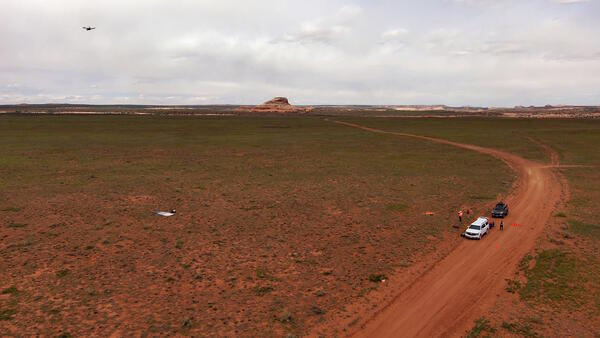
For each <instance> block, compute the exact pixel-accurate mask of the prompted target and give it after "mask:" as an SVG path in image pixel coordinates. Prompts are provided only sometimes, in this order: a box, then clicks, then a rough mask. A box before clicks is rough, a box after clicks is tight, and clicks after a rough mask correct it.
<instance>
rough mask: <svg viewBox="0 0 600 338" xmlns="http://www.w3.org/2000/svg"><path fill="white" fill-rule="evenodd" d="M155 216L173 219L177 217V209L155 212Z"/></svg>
mask: <svg viewBox="0 0 600 338" xmlns="http://www.w3.org/2000/svg"><path fill="white" fill-rule="evenodd" d="M154 213H155V214H157V215H159V216H163V217H171V216H173V215H175V209H173V210H171V211H170V212H169V211H155V212H154Z"/></svg>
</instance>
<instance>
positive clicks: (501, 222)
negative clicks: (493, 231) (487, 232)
mask: <svg viewBox="0 0 600 338" xmlns="http://www.w3.org/2000/svg"><path fill="white" fill-rule="evenodd" d="M502 229H504V220H502V221H500V230H502Z"/></svg>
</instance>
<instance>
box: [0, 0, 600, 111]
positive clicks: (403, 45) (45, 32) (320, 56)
mask: <svg viewBox="0 0 600 338" xmlns="http://www.w3.org/2000/svg"><path fill="white" fill-rule="evenodd" d="M87 25H91V26H95V27H97V29H96V30H92V31H89V32H88V31H84V30H83V29H82V28H81V27H82V26H87ZM274 96H287V97H289V98H290V100H291V101H292V103H295V104H448V105H482V106H513V105H530V104H535V105H543V104H600V0H588V1H585V0H515V1H511V0H437V1H435V0H428V1H400V0H395V1H393V0H369V1H367V0H357V1H338V0H298V1H296V0H255V1H248V0H237V1H234V0H196V1H192V0H169V1H167V0H164V1H156V0H144V1H130V0H117V1H113V0H102V1H91V0H85V1H82V0H76V1H75V0H74V1H66V0H63V1H58V0H54V1H47V0H39V1H31V0H0V103H4V104H11V103H22V102H27V103H46V102H66V103H98V104H99V103H126V104H129V103H131V104H133V103H139V104H221V103H231V104H254V103H260V102H262V101H265V100H267V99H270V98H272V97H274Z"/></svg>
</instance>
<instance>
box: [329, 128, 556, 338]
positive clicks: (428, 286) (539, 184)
mask: <svg viewBox="0 0 600 338" xmlns="http://www.w3.org/2000/svg"><path fill="white" fill-rule="evenodd" d="M334 122H335V123H338V124H342V125H345V126H349V127H354V128H359V129H362V130H365V131H369V132H375V133H382V134H391V135H399V136H406V137H415V138H420V139H423V140H427V141H431V142H436V143H441V144H447V145H451V146H456V147H460V148H464V149H469V150H473V151H477V152H480V153H484V154H488V155H491V156H494V157H496V158H499V159H501V160H502V161H504V162H505V163H507V164H508V165H509V166H510V167H511V168H512V169H513V170H515V171H516V172H517V173H518V175H519V178H518V181H517V185H516V188H515V189H514V191H513V192H512V194H511V195H510V196H509V197H508V198H507V201H506V202H507V203H508V204H509V205H510V215H509V216H508V217H507V218H506V219H505V220H504V224H505V226H504V231H500V230H499V227H498V226H496V227H495V228H494V229H493V230H492V231H491V233H490V235H489V236H485V237H484V239H482V240H481V241H469V240H464V241H463V242H461V244H460V245H459V246H458V247H457V248H456V249H455V250H453V251H452V252H451V253H450V254H449V255H448V256H446V257H445V258H444V259H442V260H441V261H439V262H438V263H437V264H436V265H435V266H434V267H433V268H432V269H431V270H429V271H428V272H426V273H425V274H423V275H421V276H419V277H418V278H417V279H416V280H415V281H414V283H412V284H411V285H410V286H409V287H407V288H406V289H404V291H403V292H401V293H400V294H399V295H397V296H396V297H395V298H394V299H393V300H392V302H391V303H389V304H388V305H387V306H385V307H384V308H383V309H381V310H379V311H378V312H377V313H375V314H374V315H373V316H372V317H371V318H370V319H369V320H368V321H367V322H366V323H365V324H364V325H362V326H361V327H360V328H359V331H357V332H353V333H351V334H353V335H354V336H356V337H436V336H444V337H448V336H451V337H452V336H464V335H465V332H466V331H467V330H469V329H470V328H472V327H473V325H474V321H475V320H476V319H478V318H481V317H482V316H484V315H486V310H487V309H489V308H490V307H491V306H493V305H494V303H495V301H496V297H497V295H498V294H500V293H501V292H504V289H505V287H506V281H505V280H506V279H507V278H511V277H512V276H513V274H514V271H515V270H516V268H517V266H518V264H519V262H520V260H521V259H522V257H523V256H524V255H525V254H527V252H528V251H530V250H531V248H532V247H533V245H534V243H535V240H536V239H537V238H538V237H539V236H540V234H541V232H542V231H543V229H544V227H545V225H546V223H547V222H548V220H549V219H550V217H551V214H552V211H553V209H554V208H555V206H556V204H557V203H558V202H559V201H560V199H561V195H562V194H563V192H566V191H567V189H568V187H567V186H566V181H565V180H561V178H560V177H559V176H558V175H557V174H555V173H554V172H553V171H552V169H551V168H549V167H548V166H547V165H544V164H541V163H537V162H533V161H529V160H526V159H524V158H522V157H519V156H516V155H513V154H509V153H506V152H503V151H499V150H495V149H489V148H484V147H479V146H474V145H469V144H462V143H457V142H452V141H447V140H442V139H437V138H432V137H426V136H418V135H411V134H405V133H397V132H389V131H383V130H379V129H374V128H369V127H365V126H361V125H357V124H352V123H347V122H341V121H334ZM547 150H548V149H547ZM551 159H552V164H553V165H554V166H557V165H559V163H558V156H551ZM496 223H499V222H496Z"/></svg>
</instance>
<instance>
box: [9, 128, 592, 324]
mask: <svg viewBox="0 0 600 338" xmlns="http://www.w3.org/2000/svg"><path fill="white" fill-rule="evenodd" d="M340 119H343V120H347V121H351V122H354V123H359V124H362V125H368V126H372V127H377V128H380V129H385V130H392V131H402V132H407V133H413V134H421V135H430V136H436V137H440V138H446V139H450V140H456V141H461V142H467V143H473V144H479V145H484V146H488V147H495V148H499V149H503V150H507V151H510V152H514V153H517V154H520V155H522V156H524V157H526V158H529V159H533V160H537V161H541V162H549V159H548V156H547V154H546V152H545V151H544V149H543V148H541V147H540V145H539V144H538V143H537V142H543V143H546V144H549V145H550V146H551V147H552V148H554V149H556V150H557V151H558V152H559V154H560V157H561V161H562V162H563V163H564V164H581V165H591V166H597V165H599V164H600V149H599V147H600V121H592V120H585V121H584V120H511V119H491V118H461V119H396V118H392V119H379V118H340ZM561 170H562V172H563V173H564V175H565V177H566V178H567V179H568V181H569V184H570V186H571V200H570V202H569V203H568V205H566V206H565V208H564V210H559V211H557V216H556V217H555V219H556V222H557V223H558V224H559V230H558V232H553V233H550V234H549V235H548V236H547V237H548V238H547V239H545V240H544V241H541V242H540V244H539V247H538V248H537V249H536V251H534V252H532V255H531V259H532V261H536V262H540V264H539V265H537V264H536V265H535V266H533V267H523V270H522V272H521V274H522V276H526V277H527V278H526V279H523V281H522V283H520V284H518V285H517V284H514V285H511V291H512V292H514V293H512V294H514V295H517V296H518V297H519V299H520V302H521V303H522V304H523V306H524V308H522V309H521V308H520V311H521V312H522V314H521V315H520V316H515V317H514V318H511V319H510V320H508V319H507V320H506V322H502V323H501V322H498V321H497V320H491V321H488V320H486V319H485V318H484V319H481V320H480V321H479V322H478V323H477V326H476V330H475V332H476V333H478V334H479V333H486V332H488V333H489V332H494V333H512V334H519V332H520V333H521V334H525V333H527V334H529V333H532V332H533V333H536V332H541V333H542V334H543V333H546V334H550V333H551V332H552V331H544V330H547V328H549V327H550V328H552V327H554V328H555V329H556V330H555V331H554V332H558V333H561V332H566V331H564V330H567V329H568V328H569V327H575V326H581V325H580V323H581V321H583V320H585V319H586V318H587V319H588V320H589V318H596V317H594V316H597V313H598V311H600V302H599V301H598V299H600V297H598V296H597V295H598V284H597V283H594V281H595V280H597V279H598V276H599V275H598V272H599V271H600V267H599V265H598V257H599V256H600V255H598V252H599V251H598V250H599V247H600V245H599V241H600V238H599V237H598V221H597V219H598V218H599V216H600V213H599V212H598V208H597V204H598V201H600V186H599V184H600V183H598V182H600V176H599V170H598V168H597V167H581V168H565V169H561ZM513 180H514V176H513V173H511V172H510V171H509V170H508V168H507V167H506V166H505V165H504V164H503V163H502V162H500V161H498V160H495V159H493V158H490V157H487V156H484V155H481V154H477V153H472V152H469V151H466V150H461V149H456V148H453V147H449V146H444V145H439V144H432V143H428V142H423V141H421V140H415V139H411V138H405V137H398V136H393V135H381V134H374V133H368V132H364V131H361V130H357V129H353V128H348V127H345V126H341V125H336V124H333V123H331V122H326V121H323V120H322V119H320V118H316V117H302V118H290V117H281V118H276V117H260V118H250V117H219V118H207V117H203V118H199V117H168V116H163V117H158V116H0V186H1V187H2V189H1V190H0V220H1V221H0V222H1V223H0V226H1V227H0V237H1V238H2V242H1V243H0V255H1V257H2V259H1V260H0V271H3V272H6V273H2V274H0V288H1V289H2V290H4V291H3V292H2V296H1V297H0V328H9V330H14V331H8V332H19V333H22V334H33V333H39V332H41V333H42V334H46V335H59V334H62V333H70V334H72V335H86V334H98V335H108V334H110V333H113V332H114V331H115V330H124V332H137V333H140V334H156V333H160V332H162V333H164V332H169V333H171V334H177V333H182V334H198V333H202V334H209V335H238V334H240V333H241V332H245V333H247V334H249V335H255V336H256V335H260V336H281V335H287V334H297V335H301V334H303V333H306V332H308V330H309V329H310V328H311V327H313V326H314V325H316V324H318V323H320V322H321V321H322V320H323V318H324V315H325V314H328V313H337V312H338V311H340V310H341V309H343V307H344V306H345V305H346V304H348V303H351V302H352V301H354V300H355V299H357V298H360V297H368V296H369V291H370V290H372V289H373V288H377V285H378V281H379V280H380V279H382V278H383V277H382V276H386V275H389V274H390V273H392V272H393V271H394V270H395V269H400V270H401V269H404V268H408V267H410V266H411V265H412V264H414V263H415V262H418V261H419V260H420V259H421V258H422V257H423V256H425V255H427V254H428V253H431V252H433V251H434V250H436V247H437V246H438V245H439V244H440V243H441V241H442V239H443V238H444V234H451V233H452V231H453V230H452V229H451V227H450V226H451V225H452V224H453V223H454V222H455V221H456V220H455V218H456V210H457V209H458V208H460V207H471V208H473V209H474V210H475V211H476V213H484V212H487V211H488V208H489V207H490V206H491V205H492V204H493V203H494V201H495V200H496V199H497V198H501V196H502V195H503V194H505V193H506V192H507V190H508V189H509V188H510V185H511V183H512V181H513ZM171 208H176V209H177V215H176V216H175V217H172V218H169V219H162V218H157V217H156V216H154V215H153V214H152V211H153V210H156V209H163V210H166V209H171ZM425 211H433V212H435V215H434V216H425V215H424V214H423V213H424V212H425ZM452 238H454V237H452ZM550 239H552V241H550ZM458 240H459V238H458V237H456V241H458ZM573 262H575V263H573ZM574 264H576V265H577V266H578V267H580V266H585V267H586V268H585V269H581V268H574V269H573V268H570V267H572V265H574ZM549 276H550V277H549ZM579 281H585V283H586V289H587V290H589V292H583V293H582V292H578V290H579V289H575V290H573V292H569V293H565V292H562V291H564V288H566V287H569V286H572V285H573V283H577V282H579ZM561 290H562V291H561ZM546 303H550V304H551V305H550V307H551V309H553V310H543V311H542V310H540V309H542V308H543V307H541V306H540V304H546ZM574 304H575V305H576V306H578V307H581V308H583V309H585V310H586V311H585V313H584V314H581V315H580V316H579V317H575V319H573V320H572V321H570V322H566V324H564V325H566V326H564V325H563V324H561V325H563V326H560V325H554V326H553V325H552V323H557V322H561V318H562V317H561V316H563V315H564V313H565V312H567V313H568V312H570V311H571V312H572V309H573V307H574ZM557 309H558V310H557ZM578 313H579V312H578ZM586 316H587V317H586ZM532 318H533V319H532ZM540 318H541V319H540ZM569 323H570V324H569ZM569 325H571V326H569ZM565 327H566V328H565ZM590 330H593V327H592V329H590ZM589 332H593V331H586V333H589Z"/></svg>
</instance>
